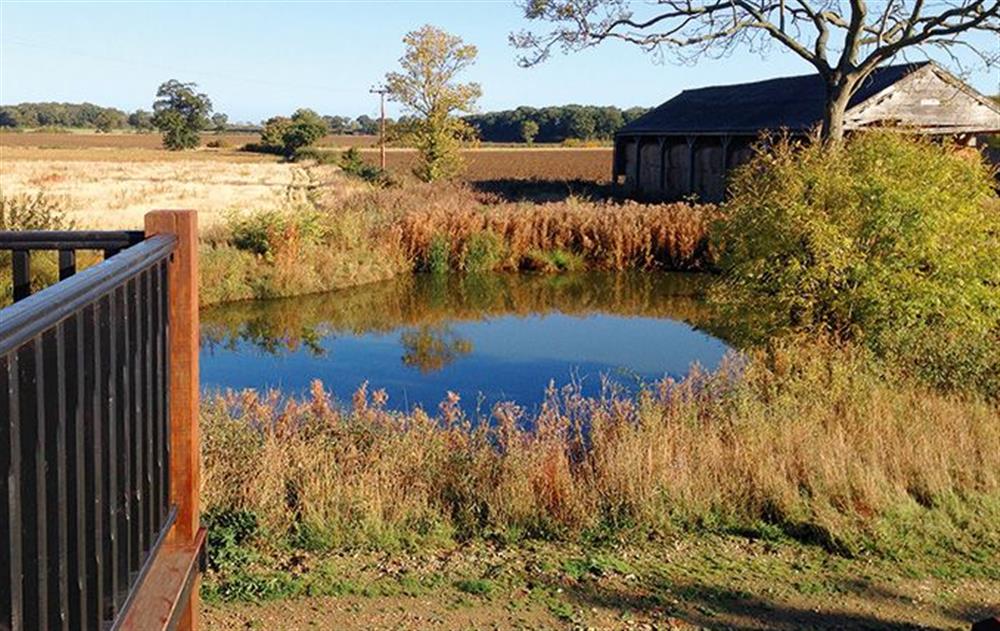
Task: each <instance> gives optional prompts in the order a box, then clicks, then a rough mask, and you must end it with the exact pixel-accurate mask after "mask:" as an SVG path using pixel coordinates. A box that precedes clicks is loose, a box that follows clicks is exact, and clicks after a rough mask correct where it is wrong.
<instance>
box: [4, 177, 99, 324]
mask: <svg viewBox="0 0 1000 631" xmlns="http://www.w3.org/2000/svg"><path fill="white" fill-rule="evenodd" d="M67 212H68V208H67V204H66V200H65V199H63V198H59V197H53V196H51V195H47V194H45V193H41V192H40V193H37V194H35V195H27V194H21V195H0V230H72V229H74V228H75V227H76V224H75V222H74V221H73V220H71V219H70V218H69V217H68V215H67ZM83 262H84V261H82V260H81V261H80V263H83ZM58 274H59V270H58V266H57V265H56V261H55V255H54V254H53V253H51V252H50V253H36V254H35V255H34V256H32V257H31V287H32V292H35V291H38V290H40V289H42V288H44V287H47V286H48V285H51V284H53V283H55V282H56V281H57V280H58V277H59V276H58ZM12 289H13V277H12V275H11V253H10V251H6V250H0V306H3V305H4V304H6V302H7V301H8V300H10V299H11V297H12Z"/></svg>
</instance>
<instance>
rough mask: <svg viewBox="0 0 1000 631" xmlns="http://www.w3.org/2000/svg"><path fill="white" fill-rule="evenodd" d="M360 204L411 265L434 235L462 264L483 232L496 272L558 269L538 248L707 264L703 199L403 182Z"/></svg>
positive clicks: (623, 260)
mask: <svg viewBox="0 0 1000 631" xmlns="http://www.w3.org/2000/svg"><path fill="white" fill-rule="evenodd" d="M362 203H367V204H369V205H372V206H375V207H378V208H381V209H383V210H384V211H385V212H386V213H387V214H388V216H389V222H388V225H387V226H386V227H385V228H384V230H383V232H382V233H383V234H386V235H388V239H389V240H391V241H392V242H394V243H397V242H398V243H400V244H401V245H402V247H403V250H404V252H405V254H406V255H407V256H408V257H409V258H410V259H411V260H413V261H414V262H415V263H416V264H417V265H418V266H420V265H421V264H422V263H424V262H426V261H428V260H430V259H431V258H432V250H433V248H434V247H435V245H436V244H438V243H441V242H442V241H444V242H446V243H447V244H448V245H449V247H450V252H449V259H450V263H451V267H452V268H455V269H468V268H470V267H471V266H470V265H469V261H470V258H472V256H473V255H474V253H475V252H476V251H477V249H481V247H482V246H481V244H482V242H483V238H484V236H490V237H492V238H494V239H495V240H496V241H497V242H498V244H499V251H498V252H497V253H496V256H495V257H494V258H493V260H492V264H491V265H490V266H489V267H490V268H491V269H502V270H524V269H529V270H538V269H542V270H550V271H556V270H559V269H561V268H562V266H561V265H559V264H558V262H557V261H552V260H551V257H549V256H545V255H546V254H551V253H556V252H561V253H565V254H568V255H570V256H575V257H578V258H579V259H580V260H581V261H582V262H583V265H585V266H586V267H587V268H590V269H605V270H626V269H644V270H648V269H670V270H700V269H705V268H706V267H707V266H708V264H709V256H708V248H707V238H706V236H707V231H708V227H709V224H710V223H711V221H712V220H713V219H714V218H715V208H714V207H713V206H709V205H692V204H687V203H673V204H640V203H636V202H617V201H611V200H591V199H586V198H579V197H575V196H572V195H570V196H568V197H566V198H565V199H562V200H559V201H547V202H524V201H520V202H510V201H505V200H503V199H501V198H499V197H497V196H496V195H490V194H483V193H480V192H477V191H476V190H475V189H473V188H472V187H470V186H468V185H464V184H451V185H448V184H444V185H433V186H429V185H410V186H407V187H405V188H403V189H398V190H392V189H390V190H384V191H376V192H374V193H372V194H370V196H369V198H368V199H367V200H364V201H363V202H362Z"/></svg>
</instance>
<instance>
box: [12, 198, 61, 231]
mask: <svg viewBox="0 0 1000 631" xmlns="http://www.w3.org/2000/svg"><path fill="white" fill-rule="evenodd" d="M67 210H68V209H67V207H66V200H65V199H63V198H60V197H53V196H51V195H47V194H45V193H41V192H40V193H37V194H35V195H27V194H22V195H10V196H8V195H0V230H72V229H73V228H74V227H75V222H74V221H73V220H72V219H70V218H69V217H68V216H67Z"/></svg>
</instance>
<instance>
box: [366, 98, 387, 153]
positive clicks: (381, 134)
mask: <svg viewBox="0 0 1000 631" xmlns="http://www.w3.org/2000/svg"><path fill="white" fill-rule="evenodd" d="M368 91H369V92H370V93H372V94H377V95H379V119H378V144H379V162H380V164H381V165H382V170H383V171H385V95H386V94H388V93H389V88H387V87H385V86H384V85H380V86H377V87H374V88H372V89H370V90H368Z"/></svg>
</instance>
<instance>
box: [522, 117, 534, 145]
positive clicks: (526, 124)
mask: <svg viewBox="0 0 1000 631" xmlns="http://www.w3.org/2000/svg"><path fill="white" fill-rule="evenodd" d="M537 135H538V123H536V122H535V121H533V120H526V121H521V138H522V139H523V140H524V142H526V143H527V144H529V145H531V144H534V142H535V136H537Z"/></svg>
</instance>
